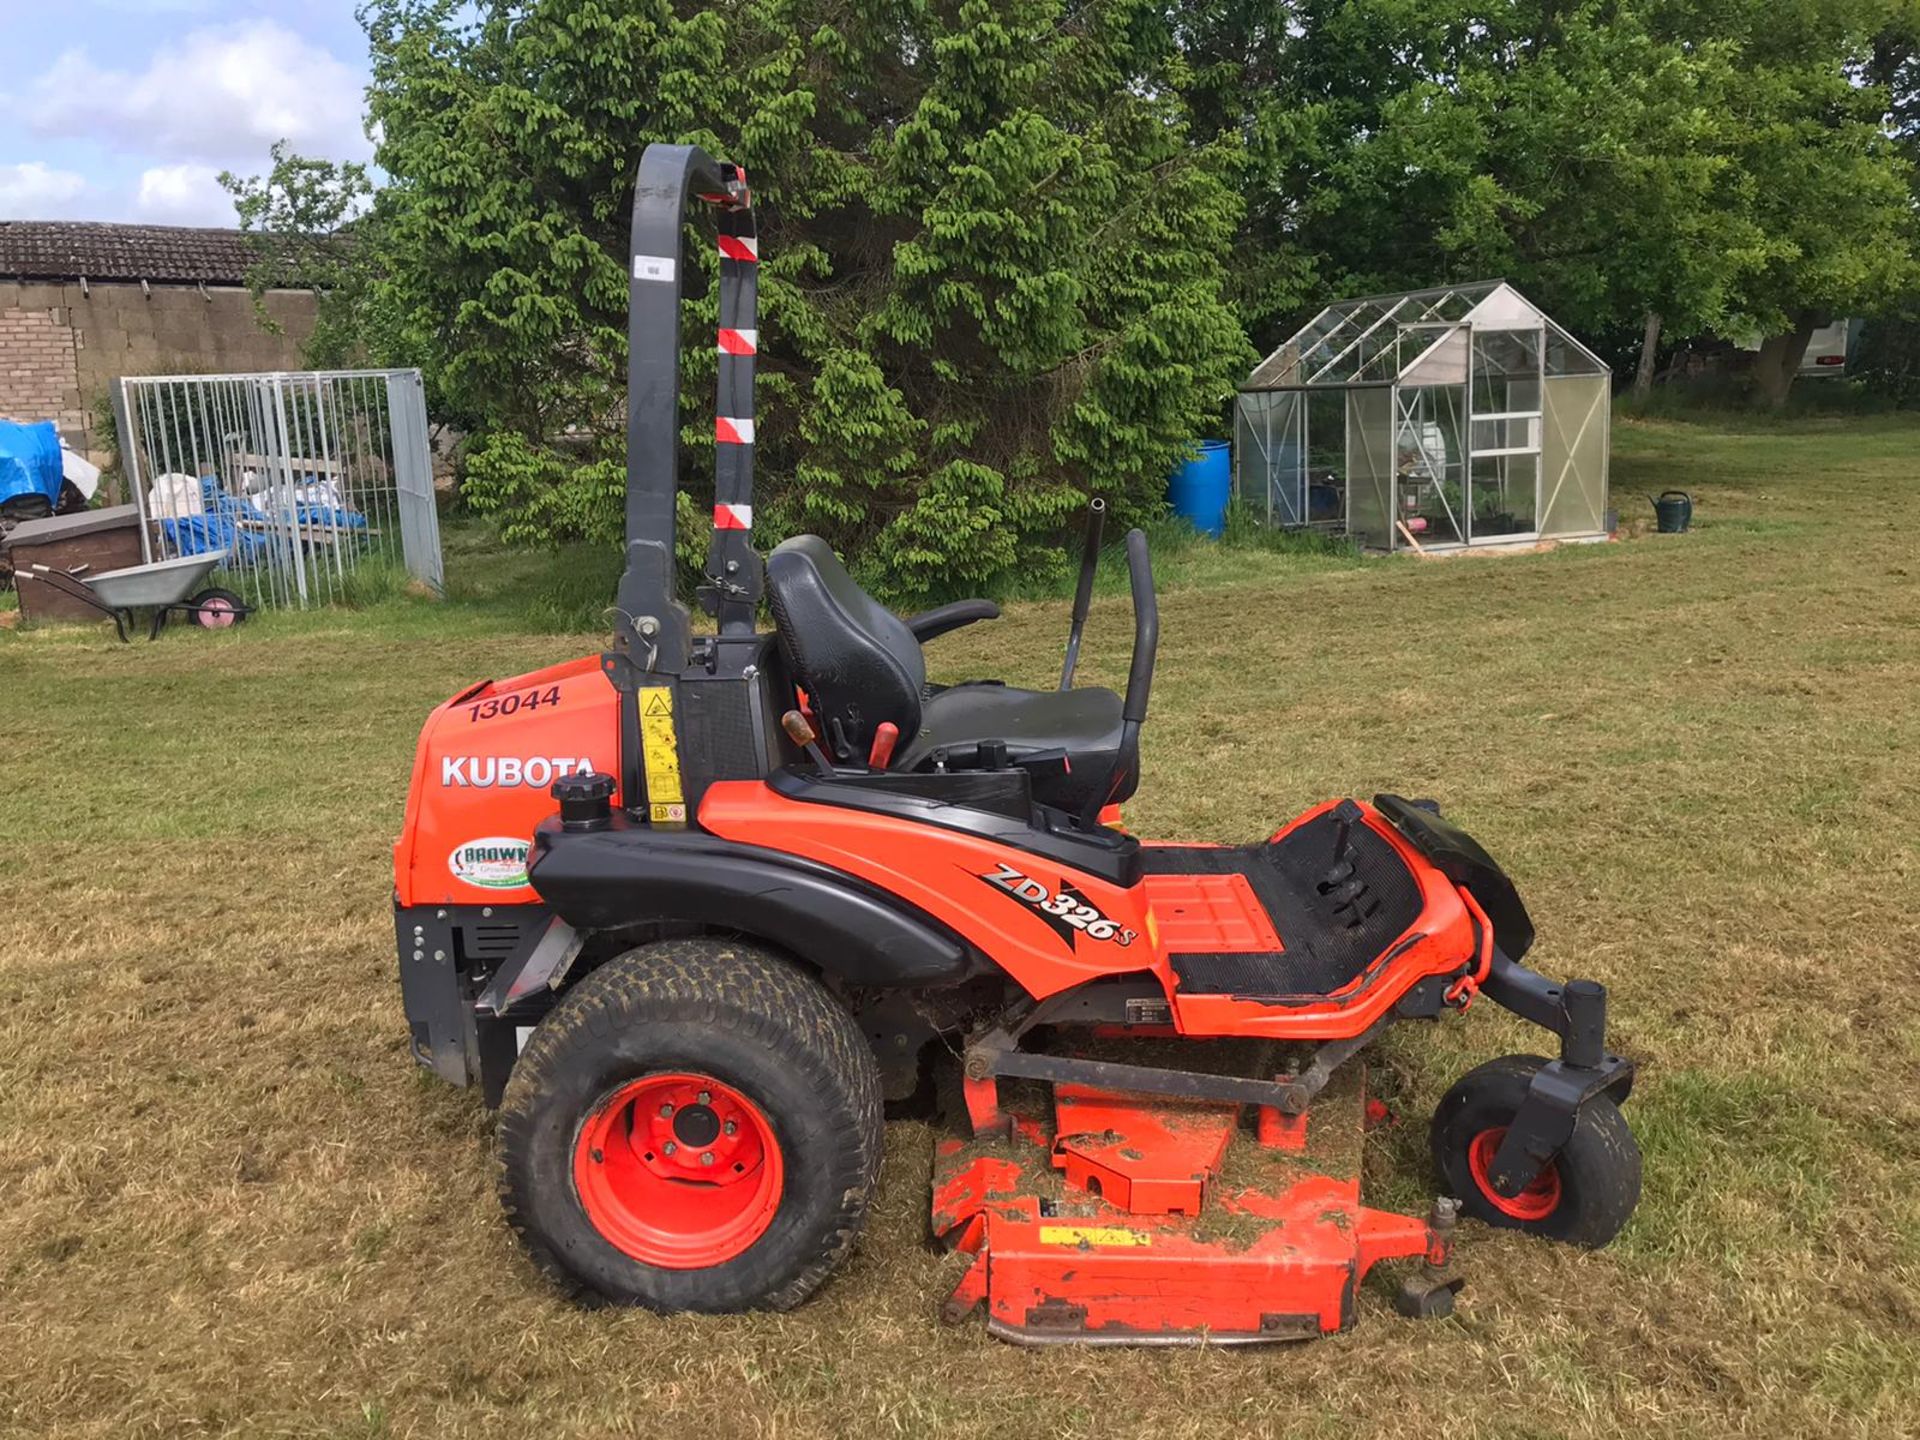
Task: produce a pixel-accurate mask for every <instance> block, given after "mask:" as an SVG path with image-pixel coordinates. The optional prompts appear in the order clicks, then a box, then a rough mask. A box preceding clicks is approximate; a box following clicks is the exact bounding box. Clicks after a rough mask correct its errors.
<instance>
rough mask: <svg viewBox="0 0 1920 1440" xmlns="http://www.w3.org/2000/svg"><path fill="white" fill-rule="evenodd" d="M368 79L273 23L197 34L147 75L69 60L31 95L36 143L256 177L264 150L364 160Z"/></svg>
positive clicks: (171, 47) (151, 65) (76, 57)
mask: <svg viewBox="0 0 1920 1440" xmlns="http://www.w3.org/2000/svg"><path fill="white" fill-rule="evenodd" d="M361 89H362V79H361V77H360V76H359V75H358V74H357V73H355V71H353V70H352V69H351V68H349V67H348V66H347V65H345V64H344V63H342V62H341V61H340V60H338V59H336V58H335V57H334V56H333V55H332V54H331V53H329V52H328V51H327V50H325V49H323V48H321V47H320V46H318V45H315V44H313V43H312V42H311V41H308V40H306V39H304V38H303V37H301V36H299V35H296V34H295V33H294V32H293V31H291V30H288V29H287V28H286V27H284V26H282V25H278V24H275V23H274V22H273V21H271V20H255V21H250V22H247V23H244V24H240V25H230V26H212V27H208V28H205V29H200V30H194V31H190V32H189V33H187V34H186V35H184V36H183V37H181V38H180V39H179V40H177V41H174V42H171V43H169V44H166V45H163V46H162V47H161V48H160V49H159V50H157V51H156V52H155V53H154V55H153V58H152V59H151V60H150V61H149V62H148V64H147V67H146V68H145V69H144V70H141V71H138V72H132V71H121V70H112V69H106V68H103V67H101V66H99V65H96V64H95V63H94V61H93V59H92V57H91V56H90V55H89V54H88V52H87V51H85V50H69V51H67V52H66V53H65V54H63V55H61V56H60V58H59V59H57V60H56V61H54V63H53V65H52V67H51V68H50V69H49V70H48V71H47V73H46V74H45V75H44V76H42V77H41V79H40V80H39V82H38V83H37V84H36V85H35V86H34V88H33V91H32V94H31V95H30V97H29V99H28V102H27V104H26V105H24V106H22V107H21V108H22V110H23V111H24V113H26V114H27V115H29V116H30V117H31V120H30V123H31V124H32V126H33V129H34V130H35V132H36V133H38V134H41V135H49V136H61V137H68V138H76V137H77V138H86V139H93V140H101V141H105V142H107V143H108V144H111V145H114V146H116V147H118V148H121V149H124V150H130V151H133V152H134V153H137V154H145V155H153V156H157V157H166V158H170V159H176V160H184V161H198V162H201V163H203V164H212V165H216V166H218V165H239V166H254V167H258V166H259V165H260V162H261V161H262V159H263V157H264V156H265V154H266V149H267V146H269V145H270V144H272V143H273V142H274V141H275V140H279V139H286V140H288V141H290V142H291V143H292V146H293V148H294V149H295V150H296V151H300V152H302V153H305V154H311V155H322V156H326V157H329V158H332V159H362V158H364V157H365V156H366V155H367V153H368V148H369V147H368V145H367V141H366V137H365V135H364V134H363V133H362V132H361V128H360V127H361V120H360V112H361V98H362V97H361Z"/></svg>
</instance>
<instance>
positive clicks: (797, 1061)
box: [500, 938, 883, 1311]
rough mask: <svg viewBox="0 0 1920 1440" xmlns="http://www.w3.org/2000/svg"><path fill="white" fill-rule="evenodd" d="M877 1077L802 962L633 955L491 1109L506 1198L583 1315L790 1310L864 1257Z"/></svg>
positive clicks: (597, 978) (527, 1062)
mask: <svg viewBox="0 0 1920 1440" xmlns="http://www.w3.org/2000/svg"><path fill="white" fill-rule="evenodd" d="M882 1129H883V1121H882V1108H881V1096H880V1080H879V1073H878V1067H877V1066H876V1065H875V1063H874V1059H873V1054H872V1052H871V1051H870V1050H869V1049H868V1048H867V1044H866V1041H865V1039H864V1038H863V1037H862V1035H861V1034H860V1031H859V1029H858V1027H856V1026H855V1025H854V1023H853V1020H852V1018H851V1017H850V1016H849V1015H848V1014H847V1012H846V1010H845V1009H844V1008H842V1007H841V1006H840V1004H839V1003H838V1002H836V1001H835V999H834V998H833V996H832V995H831V994H830V993H828V991H827V990H826V988H825V987H824V986H822V985H821V984H820V983H819V982H818V981H817V980H815V979H813V978H812V977H811V976H809V975H807V974H805V973H804V972H803V971H801V970H800V969H799V968H797V967H796V966H794V965H792V964H791V963H789V962H787V961H785V960H783V959H781V958H780V957H778V956H776V955H773V954H770V953H768V952H767V951H764V950H760V949H757V948H755V947H753V946H749V945H743V944H740V943H737V942H734V941H723V940H715V939H709V938H693V939H676V940H664V941H660V942H657V943H655V944H651V945H644V946H641V947H640V948H638V949H635V950H629V951H628V952H627V953H626V954H624V955H621V956H619V957H618V958H617V959H614V960H611V961H609V962H607V963H606V964H605V965H603V966H601V967H600V968H599V969H598V970H596V971H595V972H594V973H593V974H592V975H590V976H588V977H587V978H586V979H585V980H583V981H582V982H581V983H580V984H579V985H578V986H577V987H575V989H574V990H573V991H572V992H571V993H569V994H568V995H567V997H566V998H565V999H564V1000H562V1001H561V1003H560V1004H559V1005H558V1006H556V1007H555V1008H554V1010H553V1011H552V1012H551V1013H550V1014H549V1015H548V1016H547V1018H546V1019H545V1020H543V1021H542V1022H541V1023H540V1025H539V1027H538V1028H537V1029H535V1031H534V1033H533V1035H532V1036H531V1037H530V1038H529V1040H528V1041H527V1047H526V1049H525V1051H524V1052H523V1053H522V1054H521V1056H520V1058H519V1060H518V1062H517V1063H516V1064H515V1066H514V1070H513V1075H512V1077H511V1078H510V1079H509V1081H508V1083H507V1089H506V1095H505V1097H504V1098H503V1100H502V1102H501V1107H500V1163H501V1170H500V1197H501V1203H502V1204H503V1205H504V1206H505V1208H506V1212H507V1218H508V1220H509V1222H510V1223H511V1224H512V1225H513V1227H514V1229H515V1230H516V1231H517V1232H518V1233H519V1235H520V1237H521V1239H522V1240H523V1241H524V1242H525V1243H526V1246H527V1249H528V1251H529V1252H530V1253H531V1255H532V1256H533V1259H534V1261H535V1262H536V1263H537V1264H538V1265H539V1266H540V1267H541V1269H542V1270H544V1271H545V1272H546V1273H547V1274H548V1275H549V1276H551V1277H552V1278H553V1279H554V1280H555V1281H556V1282H557V1283H558V1284H560V1285H561V1287H562V1288H564V1289H566V1290H567V1291H568V1292H569V1293H571V1294H573V1295H575V1296H577V1297H579V1298H581V1299H583V1300H586V1301H588V1302H590V1303H591V1302H594V1301H607V1302H613V1303H617V1304H628V1305H642V1306H646V1307H648V1308H649V1309H654V1310H662V1311H675V1310H701V1311H735V1310H750V1309H772V1310H785V1309H788V1308H790V1307H792V1306H794V1305H797V1304H799V1303H800V1302H801V1301H803V1300H805V1299H806V1298H807V1297H808V1296H809V1295H811V1294H812V1293H813V1292H814V1290H815V1289H817V1288H818V1287H819V1285H820V1284H821V1282H822V1281H824V1280H825V1279H826V1278H827V1276H828V1275H830V1274H831V1273H832V1272H833V1271H834V1270H835V1269H836V1268H837V1267H838V1266H839V1265H840V1263H841V1262H842V1261H843V1260H844V1259H845V1258H846V1256H847V1254H848V1252H849V1251H850V1250H851V1249H852V1248H853V1244H854V1241H855V1239H856V1238H857V1237H858V1235H859V1233H860V1229H861V1226H862V1224H863V1223H864V1221H865V1218H866V1212H867V1204H868V1201H869V1199H870V1198H871V1196H872V1193H873V1187H874V1183H875V1180H876V1179H877V1177H878V1175H879V1169H880V1155H881V1148H882V1144H883V1134H882Z"/></svg>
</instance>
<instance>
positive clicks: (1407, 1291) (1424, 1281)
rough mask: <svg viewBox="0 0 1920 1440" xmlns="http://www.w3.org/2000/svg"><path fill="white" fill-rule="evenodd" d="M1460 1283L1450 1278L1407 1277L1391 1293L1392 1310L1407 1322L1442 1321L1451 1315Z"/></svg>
mask: <svg viewBox="0 0 1920 1440" xmlns="http://www.w3.org/2000/svg"><path fill="white" fill-rule="evenodd" d="M1461 1283H1462V1282H1461V1281H1460V1280H1458V1279H1455V1278H1452V1277H1440V1278H1436V1277H1432V1276H1427V1275H1411V1276H1408V1277H1407V1278H1406V1279H1405V1280H1402V1281H1401V1282H1400V1285H1399V1287H1398V1288H1397V1289H1396V1290H1395V1291H1394V1292H1393V1308H1394V1309H1395V1310H1396V1311H1397V1312H1399V1313H1400V1314H1401V1315H1403V1316H1405V1317H1406V1318H1407V1319H1409V1320H1444V1319H1446V1318H1447V1317H1448V1316H1449V1315H1451V1314H1453V1303H1454V1302H1453V1297H1454V1295H1455V1294H1456V1293H1457V1292H1458V1291H1459V1289H1460V1287H1461Z"/></svg>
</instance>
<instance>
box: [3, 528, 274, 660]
mask: <svg viewBox="0 0 1920 1440" xmlns="http://www.w3.org/2000/svg"><path fill="white" fill-rule="evenodd" d="M226 558H227V557H226V552H224V551H219V550H215V551H209V552H207V553H204V554H199V555H181V556H178V557H176V558H174V559H171V560H155V561H153V562H151V563H149V564H145V565H128V566H126V567H124V568H123V569H119V570H106V571H102V572H101V573H100V574H98V575H81V574H78V573H76V572H75V571H71V570H57V569H54V568H53V567H52V566H48V565H33V566H30V567H29V568H28V569H26V570H24V571H21V572H20V575H21V577H22V578H26V579H32V580H38V581H40V582H42V583H43V584H47V585H51V586H52V587H53V588H54V589H56V590H59V591H61V592H62V593H64V594H67V595H71V596H73V597H74V598H75V599H78V600H83V601H85V602H86V603H87V604H89V605H91V606H93V608H94V609H96V610H98V611H100V612H101V613H102V614H104V615H110V616H112V617H113V623H114V628H115V629H117V630H118V631H119V632H120V638H121V639H122V640H129V639H131V638H132V634H131V622H132V619H133V612H134V611H135V610H136V609H151V610H152V611H153V620H152V624H151V626H150V628H149V629H148V632H147V638H148V639H149V640H154V639H158V638H159V635H160V631H161V629H162V628H163V627H164V626H165V625H166V621H167V616H168V615H169V614H170V613H171V612H174V611H179V612H181V613H184V614H188V615H191V616H192V617H193V619H194V623H195V624H197V625H200V626H201V627H203V628H204V629H208V630H220V629H225V628H226V627H227V626H229V625H236V624H238V623H239V622H240V621H242V620H244V619H246V617H247V616H248V615H250V614H252V613H253V612H252V608H251V607H250V606H248V605H247V604H245V603H244V602H243V601H242V600H241V599H240V597H239V596H238V595H235V594H234V593H233V592H232V591H230V590H220V589H211V588H210V589H204V590H203V589H202V588H201V587H202V586H203V585H204V584H205V583H206V579H207V577H208V576H209V575H211V574H212V573H213V572H214V570H215V569H216V568H217V567H218V566H219V565H220V564H221V562H222V561H224V560H225V559H226ZM189 596H191V597H192V598H191V599H189V598H188V597H189Z"/></svg>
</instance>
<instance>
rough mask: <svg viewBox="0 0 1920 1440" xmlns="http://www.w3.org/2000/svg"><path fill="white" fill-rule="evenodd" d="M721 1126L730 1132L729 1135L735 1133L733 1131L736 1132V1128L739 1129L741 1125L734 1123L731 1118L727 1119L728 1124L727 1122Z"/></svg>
mask: <svg viewBox="0 0 1920 1440" xmlns="http://www.w3.org/2000/svg"><path fill="white" fill-rule="evenodd" d="M721 1128H722V1129H724V1130H725V1131H726V1132H727V1134H729V1135H731V1134H733V1133H734V1132H735V1131H736V1130H738V1129H739V1128H740V1127H739V1126H738V1125H736V1124H734V1123H733V1121H731V1120H729V1121H727V1123H726V1124H725V1125H724V1126H722V1127H721Z"/></svg>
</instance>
